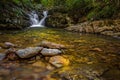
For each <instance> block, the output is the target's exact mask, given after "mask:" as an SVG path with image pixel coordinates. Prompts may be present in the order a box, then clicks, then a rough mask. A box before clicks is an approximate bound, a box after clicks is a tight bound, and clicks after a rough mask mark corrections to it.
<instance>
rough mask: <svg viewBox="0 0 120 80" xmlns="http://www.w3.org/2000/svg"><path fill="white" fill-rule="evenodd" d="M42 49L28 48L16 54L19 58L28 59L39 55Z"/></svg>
mask: <svg viewBox="0 0 120 80" xmlns="http://www.w3.org/2000/svg"><path fill="white" fill-rule="evenodd" d="M42 49H43V47H29V48H25V49H20V50H18V51H16V54H17V55H18V56H19V57H20V58H30V57H33V56H35V55H37V54H39V53H40V51H41V50H42Z"/></svg>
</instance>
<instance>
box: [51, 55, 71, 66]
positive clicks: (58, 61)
mask: <svg viewBox="0 0 120 80" xmlns="http://www.w3.org/2000/svg"><path fill="white" fill-rule="evenodd" d="M49 63H51V64H52V65H54V66H55V67H57V68H59V67H63V66H67V65H68V64H69V60H68V59H66V58H64V57H62V56H53V57H51V58H50V60H49Z"/></svg>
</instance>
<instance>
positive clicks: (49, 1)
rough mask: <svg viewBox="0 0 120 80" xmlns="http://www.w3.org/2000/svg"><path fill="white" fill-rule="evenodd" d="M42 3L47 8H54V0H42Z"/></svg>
mask: <svg viewBox="0 0 120 80" xmlns="http://www.w3.org/2000/svg"><path fill="white" fill-rule="evenodd" d="M41 4H42V5H43V6H45V7H47V8H52V7H53V6H54V4H55V3H54V0H41Z"/></svg>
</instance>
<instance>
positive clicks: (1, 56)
mask: <svg viewBox="0 0 120 80" xmlns="http://www.w3.org/2000/svg"><path fill="white" fill-rule="evenodd" d="M5 56H6V55H5V54H3V53H0V61H1V60H3V59H4V58H5Z"/></svg>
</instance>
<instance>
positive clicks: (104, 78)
mask: <svg viewBox="0 0 120 80" xmlns="http://www.w3.org/2000/svg"><path fill="white" fill-rule="evenodd" d="M6 33H7V34H6ZM6 33H2V34H1V35H0V44H2V43H4V42H11V43H14V44H16V45H18V46H20V48H25V47H30V46H37V45H38V44H39V43H40V42H41V41H42V40H48V41H52V42H56V43H60V44H64V45H68V46H70V48H68V49H65V52H64V54H63V56H64V57H67V58H68V59H69V60H70V65H69V66H67V67H63V68H60V69H56V70H54V71H49V70H46V69H45V66H46V65H47V64H45V63H42V64H44V66H41V67H39V68H36V67H33V66H32V64H25V63H21V64H18V63H17V62H9V63H6V64H3V65H2V64H1V66H5V65H8V66H9V65H10V63H11V64H14V65H15V68H14V65H12V67H13V68H14V69H13V71H12V72H10V74H8V75H7V76H9V78H16V79H22V80H26V79H28V80H29V78H31V79H30V80H34V78H35V76H36V79H38V77H39V76H40V75H47V78H46V76H45V78H46V80H49V79H50V76H51V75H52V77H53V78H54V79H55V80H58V79H59V78H61V79H62V80H120V76H119V75H120V40H117V39H113V38H111V37H106V36H98V35H92V34H80V33H72V32H67V31H64V30H60V29H49V28H32V29H29V30H24V31H16V32H14V33H13V32H12V31H7V32H6ZM3 51H4V50H3V49H1V50H0V52H3ZM32 62H36V61H32ZM43 62H44V61H43ZM17 65H18V66H17ZM16 66H17V67H16ZM1 69H2V68H1ZM5 70H6V68H5ZM6 72H7V71H6ZM50 73H51V74H50ZM0 76H2V75H0ZM26 76H27V78H26ZM21 77H22V78H21ZM2 78H3V76H2V77H1V79H2ZM7 79H8V78H6V80H7ZM54 79H52V78H51V80H54ZM38 80H42V78H39V79H38Z"/></svg>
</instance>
